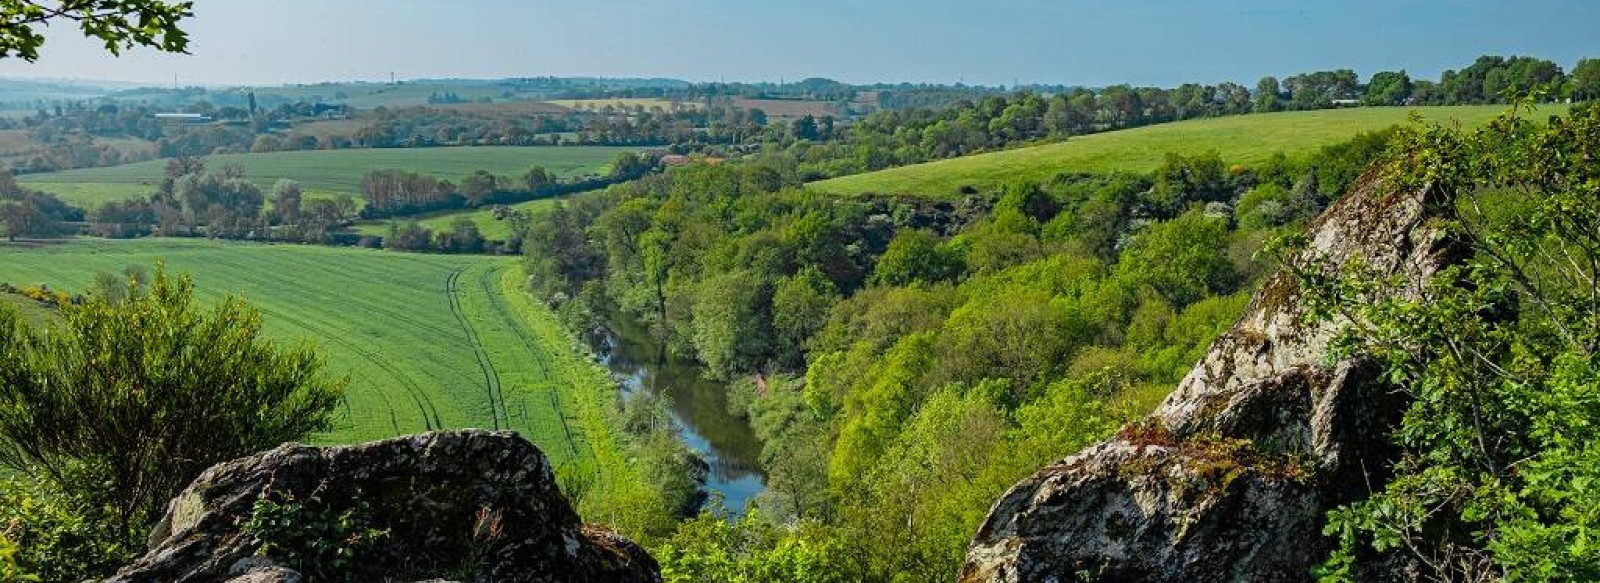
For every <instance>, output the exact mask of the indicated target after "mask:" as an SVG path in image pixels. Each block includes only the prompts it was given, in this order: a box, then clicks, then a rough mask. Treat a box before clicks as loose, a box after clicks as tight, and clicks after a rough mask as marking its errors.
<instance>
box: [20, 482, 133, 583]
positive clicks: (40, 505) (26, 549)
mask: <svg viewBox="0 0 1600 583" xmlns="http://www.w3.org/2000/svg"><path fill="white" fill-rule="evenodd" d="M103 515H104V512H96V511H95V510H94V509H92V508H89V507H88V506H86V505H83V504H78V503H75V502H73V501H72V500H71V499H70V498H69V497H68V496H67V495H66V494H65V493H63V492H61V491H60V490H58V489H55V488H52V487H50V486H49V485H47V484H44V483H40V482H35V481H30V480H19V479H7V480H0V583H12V582H20V581H82V580H83V579H85V578H88V577H99V576H104V575H109V574H110V573H112V572H113V571H115V570H116V569H117V567H118V566H120V565H122V564H123V563H125V562H127V559H128V558H129V555H130V553H131V551H132V550H133V549H132V548H131V547H130V546H128V545H127V544H124V543H122V542H121V536H120V533H118V532H116V530H115V529H114V528H111V527H110V525H111V524H112V521H110V520H101V519H98V518H102V517H103Z"/></svg>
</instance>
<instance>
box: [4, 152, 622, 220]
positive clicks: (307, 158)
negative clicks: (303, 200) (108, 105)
mask: <svg viewBox="0 0 1600 583" xmlns="http://www.w3.org/2000/svg"><path fill="white" fill-rule="evenodd" d="M634 150H635V148H627V147H611V146H472V147H448V148H372V149H346V150H305V151H295V152H265V153H252V154H220V155H215V156H207V157H206V165H207V168H211V169H220V168H222V167H223V166H224V165H228V164H238V165H240V166H243V167H244V169H245V175H246V177H247V178H248V179H249V180H250V181H251V182H253V183H255V184H256V185H257V186H260V187H261V188H263V189H268V188H271V187H272V185H273V184H274V183H276V182H277V181H278V180H279V179H282V178H287V179H292V180H297V181H299V182H300V183H301V184H302V185H303V186H304V187H305V188H307V189H309V190H314V191H320V192H326V193H328V194H329V195H332V194H339V193H343V194H351V195H355V194H358V193H359V191H360V188H361V179H362V177H363V176H365V175H366V173H367V172H369V171H372V170H386V169H401V170H409V171H412V172H420V173H423V174H431V175H434V176H437V177H440V178H445V179H449V180H451V181H458V180H460V179H461V178H462V177H463V176H466V175H467V174H469V173H471V172H474V171H477V170H486V171H488V172H491V173H494V174H497V175H501V176H507V177H511V178H516V177H520V176H521V175H522V173H524V172H526V171H527V170H528V169H529V168H532V167H533V166H535V165H538V166H544V167H545V168H546V169H548V170H550V171H551V172H553V173H555V174H556V175H558V176H564V177H570V176H576V175H581V174H603V173H604V172H605V171H606V169H607V167H608V165H609V164H610V163H611V160H612V158H615V157H616V155H617V154H619V153H622V152H630V151H634ZM165 174H166V160H150V161H145V162H136V163H133V164H123V165H120V166H107V167H103V168H83V169H78V170H66V171H62V172H49V173H41V174H27V175H23V176H21V177H19V178H18V180H19V181H20V182H22V183H23V185H25V186H29V187H32V188H38V189H40V190H44V191H46V192H54V193H57V194H59V195H61V196H63V197H64V198H66V199H67V200H70V201H71V202H73V203H74V204H78V205H80V206H93V205H97V204H101V203H104V202H107V201H112V200H122V199H126V198H129V197H135V196H145V195H148V194H150V193H151V192H153V191H154V190H155V187H156V185H158V184H160V183H161V180H162V178H163V177H164V176H165Z"/></svg>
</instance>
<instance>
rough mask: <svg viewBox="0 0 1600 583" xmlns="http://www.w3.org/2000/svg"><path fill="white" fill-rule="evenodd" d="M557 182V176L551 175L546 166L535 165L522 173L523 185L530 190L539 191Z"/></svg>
mask: <svg viewBox="0 0 1600 583" xmlns="http://www.w3.org/2000/svg"><path fill="white" fill-rule="evenodd" d="M551 184H555V177H554V176H551V175H550V171H549V170H545V168H544V166H534V167H532V168H529V169H528V172H527V173H525V174H523V175H522V186H523V187H524V188H527V189H528V190H529V191H538V190H540V189H543V188H544V187H547V186H550V185H551Z"/></svg>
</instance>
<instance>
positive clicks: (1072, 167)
mask: <svg viewBox="0 0 1600 583" xmlns="http://www.w3.org/2000/svg"><path fill="white" fill-rule="evenodd" d="M1565 109H1566V108H1565V107H1564V106H1544V107H1541V108H1540V109H1539V110H1538V111H1537V112H1536V115H1549V114H1553V113H1560V112H1564V111H1565ZM1413 111H1415V112H1417V113H1420V114H1422V115H1423V117H1425V118H1426V119H1428V120H1429V121H1435V122H1443V121H1449V120H1458V121H1460V122H1461V123H1463V124H1469V125H1478V124H1482V123H1484V122H1486V121H1488V120H1489V119H1491V118H1493V117H1494V116H1496V115H1499V114H1500V113H1503V112H1505V111H1506V106H1503V105H1485V106H1460V107H1419V108H1403V107H1362V108H1355V109H1330V110H1321V111H1296V112H1283V113H1269V114H1259V115H1242V116H1233V117H1221V118H1212V119H1202V120H1191V121H1182V122H1176V123H1168V124H1160V125H1153V126H1146V127H1142V128H1135V129H1130V130H1121V131H1115V132H1106V133H1102V134H1091V135H1087V136H1079V137H1074V138H1069V139H1067V140H1066V141H1063V142H1058V143H1054V144H1046V145H1043V146H1033V147H1028V148H1018V149H1015V150H1007V151H1003V152H992V153H987V154H978V155H974V156H965V157H961V158H952V159H949V160H940V161H936V162H929V163H926V164H916V165H912V166H904V167H900V168H892V169H888V170H882V171H878V172H869V173H865V174H857V175H853V176H844V177H840V178H834V179H831V180H823V181H819V182H813V183H811V184H810V187H811V188H814V189H816V190H820V191H823V192H829V193H834V194H860V193H864V192H876V193H890V194H903V193H911V194H924V195H935V196H944V195H954V194H955V193H956V192H957V191H958V190H959V189H960V188H961V187H963V186H972V187H976V188H988V187H993V186H996V185H998V184H1002V183H1005V182H1007V181H1010V180H1016V179H1021V180H1028V181H1043V180H1047V179H1049V178H1051V177H1053V176H1055V175H1056V174H1059V173H1062V172H1112V171H1127V172H1149V171H1151V170H1154V169H1155V168H1156V167H1157V166H1159V165H1160V164H1161V161H1162V159H1163V158H1164V157H1165V156H1166V154H1167V153H1169V152H1177V153H1183V154H1197V153H1202V152H1205V151H1208V150H1216V151H1217V152H1218V153H1220V154H1221V155H1222V158H1223V160H1225V161H1227V162H1229V163H1233V164H1244V165H1247V166H1248V165H1251V164H1256V163H1259V162H1262V161H1264V160H1266V159H1267V158H1269V157H1271V156H1272V155H1273V154H1274V153H1277V152H1284V153H1286V154H1291V155H1293V154H1298V153H1304V152H1308V151H1312V150H1315V149H1317V148H1319V147H1321V146H1323V145H1325V144H1329V143H1334V142H1338V141H1341V140H1345V139H1349V138H1350V137H1351V136H1354V135H1355V134H1357V133H1360V132H1365V131H1373V130H1379V129H1383V128H1386V127H1389V126H1392V125H1395V124H1399V123H1405V122H1406V119H1407V117H1408V116H1409V115H1410V114H1411V112H1413Z"/></svg>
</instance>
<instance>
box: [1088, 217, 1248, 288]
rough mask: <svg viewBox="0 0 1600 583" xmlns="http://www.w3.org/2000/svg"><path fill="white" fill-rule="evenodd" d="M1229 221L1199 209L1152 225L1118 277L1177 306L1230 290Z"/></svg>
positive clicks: (1125, 255) (1123, 263) (1126, 256)
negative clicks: (1140, 286) (1153, 291)
mask: <svg viewBox="0 0 1600 583" xmlns="http://www.w3.org/2000/svg"><path fill="white" fill-rule="evenodd" d="M1227 223H1228V221H1227V220H1224V219H1218V218H1212V217H1208V216H1206V215H1205V213H1203V212H1200V211H1198V210H1196V211H1191V212H1188V213H1185V214H1183V215H1182V216H1179V217H1178V218H1175V219H1172V220H1170V221H1166V222H1164V223H1158V224H1155V225H1152V226H1150V227H1149V228H1148V229H1147V230H1145V232H1143V233H1140V234H1139V236H1138V237H1137V238H1136V239H1134V241H1133V244H1132V245H1129V246H1128V249H1127V250H1126V251H1123V253H1122V261H1121V262H1119V263H1118V264H1117V274H1118V277H1121V278H1124V281H1128V282H1130V283H1134V284H1136V285H1148V286H1150V287H1151V288H1152V289H1154V290H1155V291H1156V292H1157V293H1159V294H1161V295H1162V297H1164V298H1165V299H1166V300H1167V301H1168V302H1171V303H1172V304H1173V305H1174V306H1175V307H1183V306H1187V305H1189V304H1190V303H1192V302H1194V301H1196V300H1199V299H1200V298H1203V297H1205V296H1208V295H1212V294H1215V293H1223V292H1226V291H1228V288H1229V284H1230V282H1233V281H1234V280H1235V278H1234V277H1233V264H1232V263H1230V262H1229V261H1228V258H1227V256H1226V255H1225V252H1226V251H1227V248H1228V224H1227Z"/></svg>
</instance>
